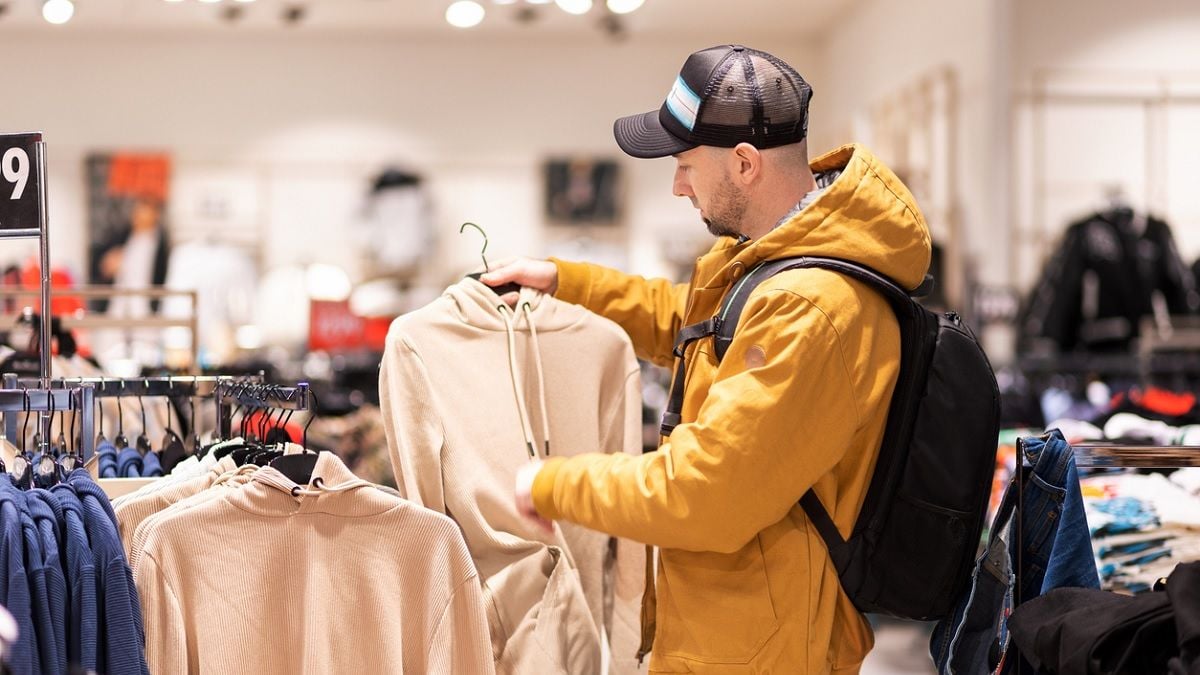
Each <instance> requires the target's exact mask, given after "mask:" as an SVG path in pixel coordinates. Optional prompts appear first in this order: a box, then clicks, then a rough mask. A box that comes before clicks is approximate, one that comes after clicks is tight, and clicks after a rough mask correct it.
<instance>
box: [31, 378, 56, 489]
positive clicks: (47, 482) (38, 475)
mask: <svg viewBox="0 0 1200 675" xmlns="http://www.w3.org/2000/svg"><path fill="white" fill-rule="evenodd" d="M46 405H47V407H48V408H50V411H49V412H50V422H51V424H53V423H54V412H55V410H54V391H53V390H50V389H47V390H46ZM39 424H40V422H39ZM37 447H38V448H39V450H40V451H39V452H38V454H37V466H36V467H35V468H34V470H33V475H32V476H31V477H30V478H31V484H32V485H33V486H34V487H39V488H43V489H48V488H52V487H54V486H55V485H56V484H57V483H58V462H57V461H56V458H55V457H54V453H53V452H52V450H53V448H52V447H50V446H47V447H46V449H45V450H41V445H40V444H39V445H38V446H37Z"/></svg>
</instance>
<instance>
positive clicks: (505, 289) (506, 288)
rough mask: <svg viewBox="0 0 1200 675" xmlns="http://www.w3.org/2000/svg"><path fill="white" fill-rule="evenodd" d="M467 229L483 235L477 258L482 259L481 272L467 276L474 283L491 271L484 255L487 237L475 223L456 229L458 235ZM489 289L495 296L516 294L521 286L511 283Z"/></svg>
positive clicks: (464, 224) (465, 224)
mask: <svg viewBox="0 0 1200 675" xmlns="http://www.w3.org/2000/svg"><path fill="white" fill-rule="evenodd" d="M468 227H473V228H475V229H476V230H479V234H481V235H483V248H481V249H480V250H479V257H480V258H481V259H483V272H473V273H471V274H468V275H467V276H468V277H470V278H472V279H474V280H475V281H479V277H481V276H483V274H484V273H486V272H491V271H492V270H491V268H490V267H489V266H488V261H487V255H486V253H487V247H488V236H487V232H484V231H483V228H482V227H480V226H478V225H476V224H475V223H463V224H462V227H460V228H458V233H459V234H462V233H463V231H464V230H466V229H467V228H468ZM489 288H491V289H492V291H493V292H494V293H495V294H496V295H504V294H505V293H517V292H519V291H520V290H521V286H520V285H519V284H514V283H512V282H511V281H510V282H508V283H506V284H500V285H499V286H489Z"/></svg>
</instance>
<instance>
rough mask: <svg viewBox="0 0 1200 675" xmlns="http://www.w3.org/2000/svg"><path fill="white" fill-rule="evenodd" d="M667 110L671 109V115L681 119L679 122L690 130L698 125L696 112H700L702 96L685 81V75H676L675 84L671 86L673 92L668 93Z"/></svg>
mask: <svg viewBox="0 0 1200 675" xmlns="http://www.w3.org/2000/svg"><path fill="white" fill-rule="evenodd" d="M667 110H669V111H671V115H672V116H673V117H674V118H675V119H677V120H679V123H680V124H682V125H683V126H685V127H687V129H688V131H691V130H693V129H694V128H695V127H696V114H697V113H699V112H700V97H699V96H697V95H696V92H694V91H692V88H691V87H689V86H688V85H687V82H684V81H683V77H676V78H675V84H674V86H672V87H671V93H669V94H667Z"/></svg>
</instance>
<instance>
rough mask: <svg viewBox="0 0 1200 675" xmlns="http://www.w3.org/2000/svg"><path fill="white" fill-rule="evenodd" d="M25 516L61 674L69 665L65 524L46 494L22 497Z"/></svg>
mask: <svg viewBox="0 0 1200 675" xmlns="http://www.w3.org/2000/svg"><path fill="white" fill-rule="evenodd" d="M25 499H26V502H27V503H28V505H29V513H30V515H32V516H33V522H34V526H35V527H36V528H37V531H38V535H39V536H40V537H41V544H42V558H43V563H44V564H43V568H42V569H43V570H44V572H43V574H44V575H45V577H46V582H45V583H46V597H47V600H48V601H49V606H48V609H49V615H50V623H51V628H52V631H53V634H52V636H51V637H52V639H53V644H54V662H55V663H57V664H58V665H57V667H56V669H55V671H54V672H63V671H65V670H66V669H67V667H68V663H69V661H68V660H67V659H68V656H67V580H66V574H65V572H64V570H65V569H66V565H64V564H63V563H64V561H63V559H62V556H61V553H60V552H61V551H62V550H63V541H62V537H61V536H60V532H61V530H62V524H64V523H65V516H64V514H63V509H62V505H61V504H60V503H59V501H58V497H55V496H54V495H53V494H52V493H51V492H50V491H49V490H42V489H35V490H30V491H29V492H27V493H26V494H25Z"/></svg>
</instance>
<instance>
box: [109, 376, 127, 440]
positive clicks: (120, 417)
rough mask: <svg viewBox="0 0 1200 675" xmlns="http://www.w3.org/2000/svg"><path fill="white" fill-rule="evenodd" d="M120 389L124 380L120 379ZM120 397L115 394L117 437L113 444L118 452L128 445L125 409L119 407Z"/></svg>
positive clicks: (122, 387)
mask: <svg viewBox="0 0 1200 675" xmlns="http://www.w3.org/2000/svg"><path fill="white" fill-rule="evenodd" d="M121 389H125V381H124V380H121ZM122 398H124V396H117V437H116V438H114V439H113V445H115V446H117V451H118V452H120V451H121V450H124V449H125V448H128V447H129V439H128V438H125V411H124V410H122V409H121V399H122Z"/></svg>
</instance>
